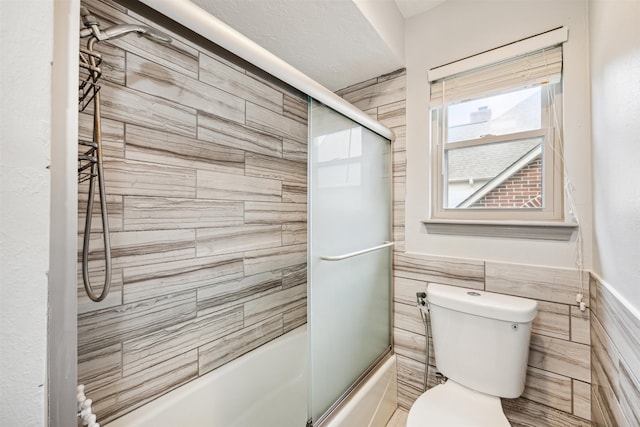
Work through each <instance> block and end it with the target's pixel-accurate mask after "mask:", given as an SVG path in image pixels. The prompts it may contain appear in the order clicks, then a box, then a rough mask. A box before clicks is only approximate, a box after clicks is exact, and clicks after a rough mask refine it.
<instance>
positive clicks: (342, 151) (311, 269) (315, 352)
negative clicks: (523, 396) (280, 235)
mask: <svg viewBox="0 0 640 427" xmlns="http://www.w3.org/2000/svg"><path fill="white" fill-rule="evenodd" d="M309 111H310V114H309V167H308V170H309V173H308V186H309V190H308V191H309V196H308V197H309V251H308V267H307V268H308V291H307V295H308V314H307V321H308V328H309V405H308V413H309V422H308V425H316V423H317V422H322V421H323V420H324V419H325V418H326V416H328V414H329V413H330V412H331V410H332V409H333V408H334V407H335V406H337V405H338V404H339V403H340V401H341V400H342V399H343V398H344V397H346V395H347V394H348V393H349V392H350V391H351V390H352V388H353V387H355V385H356V384H357V383H358V381H359V380H360V379H361V378H362V377H364V375H365V374H366V373H367V372H368V371H369V370H370V369H372V368H373V367H374V366H375V365H376V362H377V361H379V360H380V359H381V358H382V357H383V356H384V355H385V354H386V353H387V352H388V351H389V350H390V349H391V319H390V315H391V286H390V283H391V253H392V250H391V247H392V245H393V243H392V242H390V239H391V237H390V236H391V161H390V145H391V144H390V143H389V141H388V140H386V139H384V138H383V137H381V136H379V135H378V134H375V133H373V132H372V131H370V130H368V129H367V128H364V127H363V126H361V125H359V124H357V123H355V122H354V121H352V120H351V119H348V118H346V117H344V116H342V115H340V114H339V113H337V112H335V111H333V110H332V109H330V108H328V107H326V106H324V105H323V104H321V103H319V102H317V101H315V100H313V99H311V100H310V106H309Z"/></svg>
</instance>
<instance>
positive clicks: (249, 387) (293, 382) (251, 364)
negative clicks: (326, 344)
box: [106, 325, 397, 427]
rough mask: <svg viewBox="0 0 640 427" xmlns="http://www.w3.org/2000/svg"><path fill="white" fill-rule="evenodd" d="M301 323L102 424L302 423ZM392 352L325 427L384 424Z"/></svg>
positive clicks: (391, 406) (208, 426) (219, 426)
mask: <svg viewBox="0 0 640 427" xmlns="http://www.w3.org/2000/svg"><path fill="white" fill-rule="evenodd" d="M306 347H307V329H306V325H305V326H301V327H299V328H297V329H295V330H294V331H291V332H289V333H287V334H285V335H283V336H281V337H279V338H277V339H275V340H273V341H271V342H269V343H267V344H265V345H263V346H261V347H259V348H257V349H256V350H253V351H251V352H249V353H247V354H245V355H243V356H242V357H240V358H238V359H236V360H234V361H232V362H229V363H227V364H226V365H224V366H222V367H220V368H218V369H216V370H215V371H212V372H210V373H208V374H206V375H203V376H201V377H199V378H197V379H195V380H193V381H191V382H189V383H187V384H185V385H183V386H182V387H179V388H177V389H175V390H173V391H171V392H169V393H167V394H165V395H163V396H161V397H159V398H158V399H156V400H154V401H152V402H150V403H148V404H146V405H144V406H142V407H140V408H138V409H135V410H134V411H132V412H129V413H128V414H126V415H124V416H122V417H120V418H118V419H116V420H114V421H112V422H110V423H108V424H106V427H151V426H153V427H176V426H203V427H254V426H255V427H258V426H260V427H304V426H305V425H306V422H307V366H306ZM396 396H397V386H396V367H395V356H392V357H391V358H389V359H388V360H387V361H386V362H385V363H384V365H383V366H382V367H381V368H379V369H378V370H377V371H376V372H374V373H373V374H372V375H370V376H369V379H368V381H367V382H366V383H365V384H364V385H363V386H362V387H360V388H359V390H358V391H357V392H356V394H355V396H354V397H353V398H352V399H350V400H349V401H348V402H347V403H346V404H345V405H343V408H342V409H341V410H340V411H339V412H338V413H337V414H335V415H334V416H333V417H331V418H330V419H328V420H327V422H325V423H324V425H323V427H324V426H327V427H360V426H362V427H384V426H385V425H386V422H387V421H388V420H389V418H390V417H391V415H392V414H393V411H394V410H395V408H396V406H397V397H396Z"/></svg>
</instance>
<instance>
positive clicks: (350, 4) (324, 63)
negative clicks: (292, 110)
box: [192, 0, 416, 91]
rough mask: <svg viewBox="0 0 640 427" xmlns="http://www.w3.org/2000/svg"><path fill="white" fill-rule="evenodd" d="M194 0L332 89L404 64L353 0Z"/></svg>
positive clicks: (388, 0)
mask: <svg viewBox="0 0 640 427" xmlns="http://www.w3.org/2000/svg"><path fill="white" fill-rule="evenodd" d="M192 1H193V2H194V3H195V4H197V5H198V6H200V7H202V8H203V9H205V10H207V11H208V12H210V13H211V14H213V15H214V16H216V17H217V18H218V19H220V20H222V21H223V22H225V23H226V24H228V25H229V26H231V27H232V28H234V29H235V30H237V31H239V32H240V33H242V34H244V35H245V36H246V37H248V38H249V39H251V40H253V41H254V42H256V43H257V44H259V45H260V46H262V47H264V48H265V49H267V50H268V51H270V52H272V53H273V54H275V55H276V56H278V57H279V58H281V59H283V60H284V61H286V62H288V63H289V64H290V65H292V66H293V67H295V68H297V69H298V70H300V71H302V72H303V73H305V74H306V75H308V76H309V77H311V78H312V79H314V80H316V81H317V82H319V83H320V84H322V85H324V86H325V87H327V88H328V89H330V90H332V91H335V90H338V89H342V88H344V87H347V86H350V85H352V84H354V83H359V82H362V81H364V80H368V79H370V78H371V77H375V76H379V75H382V74H385V73H389V72H391V71H395V70H397V69H399V68H402V67H404V63H403V59H402V58H399V57H398V55H397V54H394V52H393V51H392V49H391V48H390V46H389V45H388V43H386V42H385V40H383V38H382V36H381V35H380V34H379V33H378V31H377V30H376V29H375V28H374V26H373V25H372V24H371V22H369V20H368V19H367V18H366V17H365V16H364V14H363V13H362V11H361V10H360V8H359V7H358V6H357V5H356V3H355V2H354V1H352V0H268V1H266V0H192ZM365 1H370V0H365ZM375 1H376V2H391V1H392V0H375ZM402 1H405V2H407V1H413V2H415V1H416V0H402ZM394 10H395V9H394ZM396 12H397V11H396ZM397 16H398V19H399V20H402V16H401V15H399V14H398V15H397Z"/></svg>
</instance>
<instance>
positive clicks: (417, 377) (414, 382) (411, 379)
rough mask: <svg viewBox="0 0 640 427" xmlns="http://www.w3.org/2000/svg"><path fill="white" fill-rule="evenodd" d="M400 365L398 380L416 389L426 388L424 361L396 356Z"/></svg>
mask: <svg viewBox="0 0 640 427" xmlns="http://www.w3.org/2000/svg"><path fill="white" fill-rule="evenodd" d="M396 360H397V366H398V382H402V383H404V384H406V385H409V386H411V387H412V388H414V389H416V390H424V363H422V362H418V361H416V360H413V359H410V358H408V357H404V356H401V355H397V356H396Z"/></svg>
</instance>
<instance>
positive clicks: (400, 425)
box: [386, 408, 409, 427]
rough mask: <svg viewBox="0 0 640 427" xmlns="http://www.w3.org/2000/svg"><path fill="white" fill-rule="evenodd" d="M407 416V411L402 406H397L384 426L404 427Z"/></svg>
mask: <svg viewBox="0 0 640 427" xmlns="http://www.w3.org/2000/svg"><path fill="white" fill-rule="evenodd" d="M408 416H409V412H407V411H406V410H404V409H402V408H398V409H396V411H395V412H394V413H393V415H392V416H391V419H390V420H389V422H388V423H387V426H386V427H405V425H406V424H407V417H408Z"/></svg>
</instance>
